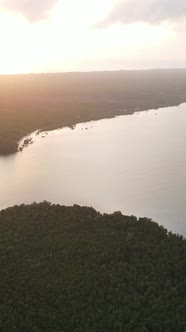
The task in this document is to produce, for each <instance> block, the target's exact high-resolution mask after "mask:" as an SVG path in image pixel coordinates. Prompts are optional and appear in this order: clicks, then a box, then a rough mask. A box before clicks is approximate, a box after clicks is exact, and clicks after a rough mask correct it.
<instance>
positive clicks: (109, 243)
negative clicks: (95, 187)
mask: <svg viewBox="0 0 186 332" xmlns="http://www.w3.org/2000/svg"><path fill="white" fill-rule="evenodd" d="M0 252H1V255H0V271H1V278H0V294H1V297H0V313H1V314H0V330H1V332H14V331H19V332H27V331H31V332H32V331H33V332H40V331H45V332H67V331H68V332H69V331H71V332H73V331H76V332H84V331H86V332H98V331H106V332H109V331H113V332H119V331H122V332H125V331H126V332H128V331H130V332H145V331H146V332H173V331H174V332H184V331H185V329H186V315H185V304H186V303H185V290H186V287H185V286H186V278H185V258H186V241H185V240H184V239H183V237H182V236H178V235H175V234H172V233H171V232H168V231H167V230H166V229H164V228H163V227H162V226H159V225H158V224H156V223H155V222H152V221H151V220H148V219H146V218H140V219H139V220H138V219H137V218H135V217H133V216H131V217H129V216H123V215H122V214H121V213H120V212H115V213H114V214H112V215H107V214H103V215H102V214H100V213H98V212H96V211H95V210H94V209H93V208H88V207H79V206H77V205H74V206H73V207H65V206H60V205H51V204H50V203H47V202H43V203H40V204H36V203H34V204H32V205H28V206H26V205H21V206H15V207H13V208H8V209H6V210H2V211H0Z"/></svg>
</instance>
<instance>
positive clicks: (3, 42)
mask: <svg viewBox="0 0 186 332" xmlns="http://www.w3.org/2000/svg"><path fill="white" fill-rule="evenodd" d="M182 67H186V0H0V74H16V73H38V72H39V73H41V72H42V73H43V72H63V71H94V70H121V69H148V68H182Z"/></svg>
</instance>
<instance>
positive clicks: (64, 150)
mask: <svg viewBox="0 0 186 332" xmlns="http://www.w3.org/2000/svg"><path fill="white" fill-rule="evenodd" d="M34 140H35V142H34V144H32V145H29V146H28V147H27V148H25V149H23V151H22V152H19V153H17V154H15V155H12V156H9V157H0V208H1V209H2V208H5V207H8V206H12V205H14V204H20V203H31V202H33V201H36V202H39V201H43V200H48V201H51V202H54V203H60V204H64V205H73V204H75V203H76V204H79V205H89V206H93V207H94V208H95V209H97V210H99V211H101V212H113V211H116V210H120V211H122V212H123V213H124V214H129V215H131V214H133V215H136V216H146V217H150V218H152V219H153V220H155V221H157V222H158V223H159V224H162V225H164V226H165V227H166V228H168V230H171V231H173V232H176V233H181V234H184V235H185V234H186V221H185V220H186V104H182V105H180V106H178V107H169V108H166V109H159V110H156V111H155V110H151V111H148V112H141V113H138V114H137V113H135V114H133V115H128V116H120V117H117V118H114V119H106V120H100V121H95V122H89V123H84V124H78V125H77V126H76V127H75V129H73V130H72V129H70V128H64V129H62V130H58V131H54V132H50V133H49V134H48V135H47V136H46V137H45V138H42V134H39V135H36V136H35V137H34Z"/></svg>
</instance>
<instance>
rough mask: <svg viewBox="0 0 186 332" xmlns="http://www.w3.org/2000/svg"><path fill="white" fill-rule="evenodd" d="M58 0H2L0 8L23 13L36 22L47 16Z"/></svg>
mask: <svg viewBox="0 0 186 332" xmlns="http://www.w3.org/2000/svg"><path fill="white" fill-rule="evenodd" d="M56 2H57V0H1V3H0V8H1V9H3V10H8V11H14V12H15V11H16V12H19V13H21V14H23V15H24V16H25V17H26V18H27V19H28V20H29V21H31V22H34V21H38V20H42V19H44V18H46V17H47V16H48V15H49V13H50V10H51V9H52V8H53V6H54V5H55V4H56Z"/></svg>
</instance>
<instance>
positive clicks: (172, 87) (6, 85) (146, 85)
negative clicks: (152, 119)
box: [0, 69, 186, 155]
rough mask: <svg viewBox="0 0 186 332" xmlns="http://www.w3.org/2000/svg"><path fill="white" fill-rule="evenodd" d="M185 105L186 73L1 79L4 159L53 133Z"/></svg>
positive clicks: (0, 134)
mask: <svg viewBox="0 0 186 332" xmlns="http://www.w3.org/2000/svg"><path fill="white" fill-rule="evenodd" d="M184 102H186V69H180V70H179V69H169V70H168V69H167V70H139V71H138V70H136V71H127V70H121V71H108V72H87V73H86V72H85V73H56V74H29V75H4V76H3V75H0V119H1V121H0V155H9V154H11V153H15V152H16V151H17V149H18V142H19V141H20V140H21V138H23V137H24V136H26V135H28V134H30V133H32V132H33V131H36V130H43V131H46V130H52V129H57V128H62V127H65V126H70V127H72V126H73V125H75V124H77V123H80V122H86V121H90V120H97V119H103V118H112V117H114V116H117V115H124V114H131V113H133V112H136V111H137V112H139V111H143V110H149V109H157V108H160V107H168V106H177V105H179V104H181V103H184Z"/></svg>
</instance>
